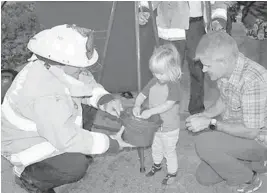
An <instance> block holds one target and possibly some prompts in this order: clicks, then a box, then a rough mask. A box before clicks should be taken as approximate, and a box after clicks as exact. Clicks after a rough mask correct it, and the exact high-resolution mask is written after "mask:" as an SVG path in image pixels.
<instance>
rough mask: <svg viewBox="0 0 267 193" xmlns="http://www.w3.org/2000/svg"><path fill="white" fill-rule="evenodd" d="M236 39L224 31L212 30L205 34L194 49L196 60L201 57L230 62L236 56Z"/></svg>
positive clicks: (237, 51)
mask: <svg viewBox="0 0 267 193" xmlns="http://www.w3.org/2000/svg"><path fill="white" fill-rule="evenodd" d="M238 53H239V50H238V47H237V44H236V41H235V40H234V39H233V38H232V37H231V36H230V35H229V34H227V33H226V32H223V31H214V32H209V33H207V34H205V35H204V36H203V37H202V38H201V40H200V42H199V44H198V46H197V49H196V57H195V59H196V60H200V59H202V58H205V59H208V60H211V61H223V62H226V63H228V64H229V63H231V62H233V61H235V60H236V58H237V57H238Z"/></svg>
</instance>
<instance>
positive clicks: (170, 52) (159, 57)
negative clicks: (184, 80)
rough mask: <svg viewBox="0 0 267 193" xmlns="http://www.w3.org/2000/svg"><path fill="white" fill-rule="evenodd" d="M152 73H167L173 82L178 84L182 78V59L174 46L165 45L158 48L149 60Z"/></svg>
mask: <svg viewBox="0 0 267 193" xmlns="http://www.w3.org/2000/svg"><path fill="white" fill-rule="evenodd" d="M149 68H150V70H151V71H152V72H155V73H157V72H163V73H166V74H167V75H168V77H169V79H170V81H172V82H177V81H178V80H179V79H180V78H181V76H182V71H181V59H180V55H179V52H178V51H177V49H176V48H175V46H174V45H173V44H164V45H162V46H160V47H158V48H156V49H155V50H154V52H153V55H152V56H151V58H150V60H149Z"/></svg>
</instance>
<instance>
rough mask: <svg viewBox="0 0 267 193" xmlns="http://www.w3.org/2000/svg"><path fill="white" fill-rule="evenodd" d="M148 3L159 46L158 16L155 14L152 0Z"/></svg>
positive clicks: (157, 45)
mask: <svg viewBox="0 0 267 193" xmlns="http://www.w3.org/2000/svg"><path fill="white" fill-rule="evenodd" d="M148 5H149V10H150V16H151V18H152V26H153V32H154V36H155V40H156V47H159V35H158V27H157V23H156V18H155V15H154V11H153V7H152V2H151V1H148Z"/></svg>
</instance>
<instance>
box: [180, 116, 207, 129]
mask: <svg viewBox="0 0 267 193" xmlns="http://www.w3.org/2000/svg"><path fill="white" fill-rule="evenodd" d="M210 121H211V119H210V118H208V117H205V116H194V117H191V118H190V119H188V118H187V119H186V123H185V125H186V127H187V129H188V130H189V131H192V132H199V131H202V130H204V129H206V128H208V127H209V124H210Z"/></svg>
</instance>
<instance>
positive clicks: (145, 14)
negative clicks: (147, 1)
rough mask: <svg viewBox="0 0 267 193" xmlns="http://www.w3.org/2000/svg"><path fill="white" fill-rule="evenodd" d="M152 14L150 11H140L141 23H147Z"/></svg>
mask: <svg viewBox="0 0 267 193" xmlns="http://www.w3.org/2000/svg"><path fill="white" fill-rule="evenodd" d="M149 16H150V13H149V12H139V25H145V24H146V23H147V21H148V18H149Z"/></svg>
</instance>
